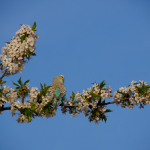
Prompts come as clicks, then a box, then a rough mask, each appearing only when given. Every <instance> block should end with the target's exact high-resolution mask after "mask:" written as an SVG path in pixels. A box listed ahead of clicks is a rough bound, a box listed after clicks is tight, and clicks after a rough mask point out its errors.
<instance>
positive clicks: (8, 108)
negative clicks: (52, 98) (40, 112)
mask: <svg viewBox="0 0 150 150" xmlns="http://www.w3.org/2000/svg"><path fill="white" fill-rule="evenodd" d="M127 100H129V98H124V99H121V100H120V102H121V101H127ZM114 103H117V102H115V101H114V102H108V103H99V104H98V106H101V105H109V104H114ZM59 106H64V107H78V105H64V104H60V105H59ZM10 109H11V107H4V106H2V107H0V111H4V110H10Z"/></svg>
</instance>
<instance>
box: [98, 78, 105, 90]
mask: <svg viewBox="0 0 150 150" xmlns="http://www.w3.org/2000/svg"><path fill="white" fill-rule="evenodd" d="M105 85H106V83H105V80H103V81H102V82H101V83H100V85H99V87H100V89H102V88H103V87H104V86H105Z"/></svg>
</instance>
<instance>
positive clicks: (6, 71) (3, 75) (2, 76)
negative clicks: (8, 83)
mask: <svg viewBox="0 0 150 150" xmlns="http://www.w3.org/2000/svg"><path fill="white" fill-rule="evenodd" d="M6 72H7V70H5V72H4V74H3V75H2V76H1V78H0V79H3V77H4V76H5V75H6Z"/></svg>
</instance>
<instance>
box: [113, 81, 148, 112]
mask: <svg viewBox="0 0 150 150" xmlns="http://www.w3.org/2000/svg"><path fill="white" fill-rule="evenodd" d="M124 99H126V101H125V100H124ZM113 100H114V101H115V102H116V105H118V104H120V105H121V107H123V108H129V109H132V108H133V107H134V105H138V104H140V108H143V107H144V105H146V104H150V86H148V85H147V84H146V82H144V81H142V80H139V83H138V82H137V81H132V82H131V85H129V86H128V87H121V88H119V90H118V91H115V92H114V97H113Z"/></svg>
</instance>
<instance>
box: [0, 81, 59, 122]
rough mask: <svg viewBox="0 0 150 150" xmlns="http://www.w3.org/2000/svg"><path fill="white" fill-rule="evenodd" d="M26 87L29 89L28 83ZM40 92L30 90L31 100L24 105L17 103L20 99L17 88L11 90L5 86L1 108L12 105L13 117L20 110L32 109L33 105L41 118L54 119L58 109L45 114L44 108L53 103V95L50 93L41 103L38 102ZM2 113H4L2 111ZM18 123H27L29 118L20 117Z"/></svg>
mask: <svg viewBox="0 0 150 150" xmlns="http://www.w3.org/2000/svg"><path fill="white" fill-rule="evenodd" d="M26 86H27V87H28V86H29V84H28V83H27V84H26ZM39 93H40V91H38V88H37V87H32V88H31V89H30V93H29V94H30V96H29V99H27V102H24V103H22V102H21V101H16V100H17V99H20V97H19V96H18V94H17V91H16V88H14V89H12V88H11V89H9V86H4V87H3V95H2V97H1V99H0V107H2V105H4V103H7V102H8V103H10V106H11V110H10V112H11V113H12V115H15V113H16V112H17V110H18V109H26V108H30V109H32V108H31V105H34V108H33V109H34V110H35V111H36V113H37V114H38V116H41V117H43V118H45V117H53V116H54V115H56V111H57V108H54V109H53V111H52V113H50V114H49V113H44V112H43V108H44V107H45V106H46V105H47V104H48V103H49V102H51V103H53V95H52V93H48V94H47V95H46V96H42V99H41V102H40V103H39V102H38V98H37V96H38V94H39ZM1 113H2V111H1ZM17 121H18V122H22V123H23V122H27V121H28V119H27V116H24V115H23V114H21V115H19V117H18V120H17Z"/></svg>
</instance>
